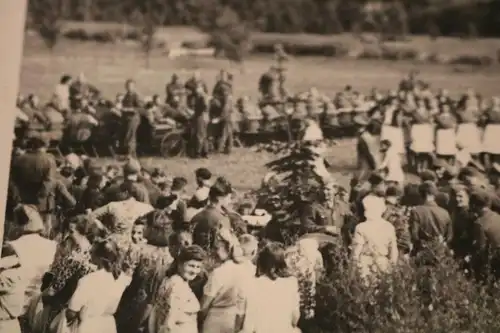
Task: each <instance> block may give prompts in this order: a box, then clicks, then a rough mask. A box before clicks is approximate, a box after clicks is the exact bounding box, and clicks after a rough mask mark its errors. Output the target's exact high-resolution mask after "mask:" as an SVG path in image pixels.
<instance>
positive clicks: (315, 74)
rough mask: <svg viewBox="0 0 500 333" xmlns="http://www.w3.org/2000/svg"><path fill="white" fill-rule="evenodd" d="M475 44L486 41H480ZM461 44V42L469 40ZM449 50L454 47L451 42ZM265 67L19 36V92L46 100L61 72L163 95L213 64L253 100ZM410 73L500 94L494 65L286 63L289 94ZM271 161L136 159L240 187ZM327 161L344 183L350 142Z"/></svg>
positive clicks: (240, 152)
mask: <svg viewBox="0 0 500 333" xmlns="http://www.w3.org/2000/svg"><path fill="white" fill-rule="evenodd" d="M171 36H177V37H176V38H177V40H178V41H179V42H180V38H179V37H178V36H179V34H173V35H171ZM195 37H196V38H199V37H200V36H195V35H189V34H187V37H185V38H188V39H189V38H191V39H193V38H195ZM267 38H270V37H267ZM288 38H299V37H297V36H296V37H288ZM444 43H450V42H449V41H447V42H446V41H445V42H444ZM482 43H483V44H485V45H487V43H486V42H484V41H483V42H482ZM457 45H459V44H457ZM462 45H465V47H467V45H468V46H470V45H471V44H467V43H465V44H462ZM455 48H457V49H458V46H455ZM272 64H273V62H272V58H271V57H270V56H263V55H257V56H252V57H250V58H249V59H247V60H246V61H245V62H244V64H243V65H235V64H234V63H230V62H228V61H226V60H220V59H213V58H195V57H182V58H175V59H169V58H168V57H167V56H165V55H164V54H162V53H161V52H156V53H153V54H152V56H151V59H150V63H149V67H147V68H146V66H145V60H144V57H143V54H142V53H141V52H140V51H139V49H138V46H137V45H129V44H98V43H94V42H85V43H77V42H72V41H67V40H63V41H61V42H60V43H59V44H58V45H56V48H55V49H54V50H53V51H48V50H47V49H46V48H45V47H44V46H43V44H42V43H41V41H40V40H38V39H37V38H35V37H33V36H30V35H28V36H27V37H26V40H25V51H24V58H23V65H22V71H21V88H20V92H21V93H22V94H28V93H35V94H38V95H40V96H41V97H42V99H46V98H48V97H50V94H51V93H52V92H53V89H54V87H55V85H56V84H57V82H58V80H59V78H60V76H61V75H62V74H63V73H68V74H72V75H78V74H79V73H80V72H81V73H84V74H85V76H86V77H87V78H88V80H89V82H92V83H93V84H95V85H96V86H97V87H98V88H99V89H101V90H102V91H103V92H104V94H105V95H106V96H109V97H110V98H112V97H113V96H115V95H116V94H117V93H118V92H122V91H123V90H124V82H125V80H126V79H128V78H133V79H135V80H136V81H137V86H138V90H139V91H140V92H141V94H143V95H152V94H160V95H164V93H165V85H166V84H167V82H168V81H169V80H170V77H171V75H172V74H174V73H177V74H179V75H180V76H181V77H182V78H185V79H186V78H188V77H189V75H191V73H192V72H193V71H194V70H198V71H200V72H201V75H202V77H203V78H204V79H205V80H206V82H207V83H208V84H209V86H212V85H213V84H214V82H215V78H216V76H217V74H218V73H219V71H220V69H228V70H230V71H231V72H232V73H233V74H234V76H235V82H236V83H235V94H236V95H237V96H243V95H247V96H250V97H251V98H253V99H257V98H258V94H257V82H258V80H259V77H260V75H261V74H262V73H263V72H265V71H266V70H267V69H268V68H269V67H270V66H271V65H272ZM410 70H418V71H420V75H421V77H422V79H424V80H426V81H428V82H430V83H431V84H432V85H433V86H434V87H436V88H446V89H448V90H449V91H450V92H452V93H458V92H461V91H464V90H465V89H467V88H468V87H472V88H474V89H476V90H477V91H479V92H480V93H482V94H485V95H487V96H492V95H495V94H499V88H498V87H500V71H499V70H498V68H497V66H491V67H487V68H482V67H479V68H478V67H460V68H456V67H452V66H442V65H437V64H436V65H432V64H422V63H415V62H405V61H381V60H348V59H336V58H331V57H295V58H293V59H292V60H291V61H290V64H289V71H288V73H287V83H286V84H287V87H288V89H289V90H290V91H292V92H300V91H305V90H307V89H309V88H311V87H316V88H317V89H318V90H319V91H321V92H323V93H324V94H326V95H333V94H334V92H336V91H338V90H340V89H342V88H343V87H345V86H346V85H352V86H353V87H354V88H355V89H358V90H360V91H362V92H368V91H369V90H370V89H372V88H374V87H376V88H378V89H381V90H387V89H393V88H395V87H396V85H397V84H398V83H399V80H400V79H401V78H402V77H403V76H404V75H406V74H407V73H408V72H409V71H410ZM273 158H274V156H273V155H272V154H269V153H260V152H250V151H249V150H248V149H236V150H235V151H234V152H233V153H232V154H231V155H230V156H212V157H211V158H210V159H208V160H191V159H185V158H175V159H168V160H166V159H161V158H146V159H144V160H143V164H144V165H145V166H147V167H162V168H164V169H165V170H166V171H167V172H169V173H171V174H173V175H181V176H184V177H187V178H188V179H192V178H193V172H194V170H195V169H196V168H198V167H202V166H203V167H208V168H209V169H211V170H213V172H215V173H217V174H220V175H226V176H227V177H228V178H229V179H230V180H231V181H232V182H233V184H234V186H235V187H237V188H239V189H241V190H247V189H251V188H255V187H257V186H259V184H260V182H261V179H262V177H263V176H264V175H265V173H266V169H265V167H264V164H265V163H266V162H267V161H270V160H272V159H273ZM328 158H329V160H330V161H331V162H332V164H333V166H332V172H334V174H335V175H336V176H337V177H338V178H339V180H340V181H341V182H342V183H346V182H347V180H348V177H349V172H350V171H352V169H353V167H354V164H355V150H354V146H353V140H352V139H348V140H343V141H342V142H339V144H338V145H337V146H335V147H332V148H331V149H330V151H329V156H328Z"/></svg>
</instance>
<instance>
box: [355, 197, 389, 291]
mask: <svg viewBox="0 0 500 333" xmlns="http://www.w3.org/2000/svg"><path fill="white" fill-rule="evenodd" d="M363 208H364V214H365V219H366V220H365V222H362V223H360V224H358V225H357V226H356V229H355V231H354V238H353V251H352V253H353V261H354V263H355V264H356V265H357V266H358V269H359V272H360V274H361V277H362V278H363V279H364V281H365V282H366V283H369V282H372V281H373V279H374V278H375V279H376V278H377V276H378V275H380V274H383V273H388V272H390V270H391V268H392V267H393V265H395V264H396V263H397V261H398V248H397V241H396V231H395V229H394V226H393V225H392V224H391V223H390V222H388V221H386V220H384V219H383V218H382V214H384V212H385V209H386V206H385V203H384V199H383V198H381V197H378V196H375V195H368V196H367V197H365V198H364V199H363Z"/></svg>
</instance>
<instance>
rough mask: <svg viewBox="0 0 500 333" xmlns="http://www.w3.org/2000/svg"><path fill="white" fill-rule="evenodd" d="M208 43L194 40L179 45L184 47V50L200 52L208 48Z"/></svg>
mask: <svg viewBox="0 0 500 333" xmlns="http://www.w3.org/2000/svg"><path fill="white" fill-rule="evenodd" d="M210 46H211V45H210V41H208V40H194V41H184V42H182V43H181V47H184V48H186V49H190V50H202V49H206V48H209V47H210Z"/></svg>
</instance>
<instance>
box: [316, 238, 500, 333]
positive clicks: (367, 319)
mask: <svg viewBox="0 0 500 333" xmlns="http://www.w3.org/2000/svg"><path fill="white" fill-rule="evenodd" d="M322 252H323V255H324V257H325V258H327V260H326V262H325V264H326V265H325V266H326V269H327V274H325V276H324V277H323V279H322V280H321V281H320V282H319V284H318V286H317V308H316V323H315V325H317V327H315V330H314V331H315V332H325V333H326V332H340V333H343V332H412V333H424V332H493V331H496V330H498V328H499V327H498V326H499V324H498V321H497V320H496V319H495V318H496V317H497V316H498V314H499V310H500V300H499V298H498V290H499V289H498V286H497V284H484V285H479V284H477V282H476V281H475V280H473V279H471V278H469V277H468V275H467V274H466V273H467V272H466V271H464V269H463V268H462V267H460V266H459V265H458V263H457V261H456V260H455V258H453V257H452V256H451V255H450V254H449V253H446V252H443V251H439V253H440V254H439V256H438V258H437V259H438V260H437V262H438V263H439V264H438V265H436V266H418V265H416V263H415V262H413V260H409V261H406V260H402V261H401V262H400V264H399V265H398V267H397V268H396V270H395V271H394V272H393V274H392V275H387V276H384V277H382V278H381V279H380V280H379V283H378V284H376V285H373V286H370V287H367V286H365V285H363V283H362V282H361V281H360V279H359V276H358V275H357V274H356V272H355V270H354V267H353V265H350V264H349V261H350V260H349V258H347V257H346V256H347V254H346V253H345V251H339V250H338V249H336V248H333V249H331V248H324V249H323V250H322Z"/></svg>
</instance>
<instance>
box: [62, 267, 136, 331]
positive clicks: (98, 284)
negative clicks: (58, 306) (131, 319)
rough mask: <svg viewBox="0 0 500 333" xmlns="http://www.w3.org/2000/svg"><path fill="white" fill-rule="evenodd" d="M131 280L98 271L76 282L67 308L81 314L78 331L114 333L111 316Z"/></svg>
mask: <svg viewBox="0 0 500 333" xmlns="http://www.w3.org/2000/svg"><path fill="white" fill-rule="evenodd" d="M130 280H131V278H130V277H129V276H127V275H125V274H123V273H121V274H120V275H119V276H118V278H116V279H115V277H114V276H113V274H112V273H110V272H107V271H106V270H104V269H100V270H98V271H95V272H93V273H90V274H88V275H86V276H85V277H83V278H82V279H81V280H80V281H79V282H78V286H77V289H76V291H75V293H74V294H73V297H72V298H71V300H70V302H69V305H68V308H69V309H70V310H72V311H74V312H79V313H80V315H81V317H82V320H81V323H80V325H79V331H80V332H110V333H113V332H116V326H115V319H114V317H113V315H114V313H115V312H116V309H117V307H118V303H119V301H120V298H121V296H122V294H123V292H124V291H125V288H126V287H127V286H128V285H129V284H130Z"/></svg>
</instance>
